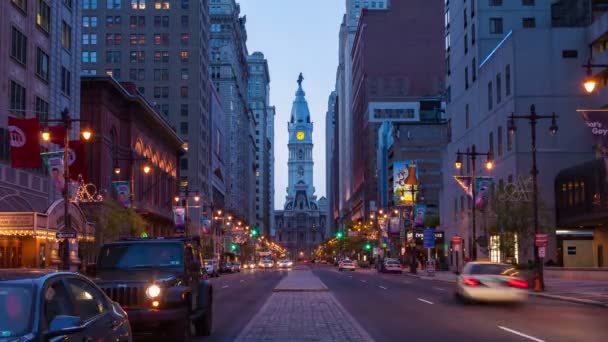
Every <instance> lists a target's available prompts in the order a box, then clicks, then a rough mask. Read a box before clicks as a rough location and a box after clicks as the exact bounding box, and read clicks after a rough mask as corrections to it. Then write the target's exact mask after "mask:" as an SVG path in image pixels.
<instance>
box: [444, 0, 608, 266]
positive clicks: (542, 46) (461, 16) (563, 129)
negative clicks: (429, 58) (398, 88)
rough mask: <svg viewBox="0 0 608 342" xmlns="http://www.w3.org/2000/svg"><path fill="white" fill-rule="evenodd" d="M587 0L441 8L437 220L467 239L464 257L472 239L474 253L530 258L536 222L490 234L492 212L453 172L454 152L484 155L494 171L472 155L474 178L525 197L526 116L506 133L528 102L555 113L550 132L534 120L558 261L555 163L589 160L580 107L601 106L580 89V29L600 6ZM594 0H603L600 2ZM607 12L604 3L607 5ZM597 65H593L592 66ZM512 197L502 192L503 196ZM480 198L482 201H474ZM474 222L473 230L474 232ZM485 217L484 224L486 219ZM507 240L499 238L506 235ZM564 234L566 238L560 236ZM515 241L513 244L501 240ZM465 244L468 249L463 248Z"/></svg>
mask: <svg viewBox="0 0 608 342" xmlns="http://www.w3.org/2000/svg"><path fill="white" fill-rule="evenodd" d="M595 3H596V2H595V1H593V0H585V1H576V0H560V1H489V2H488V1H465V2H458V1H450V2H449V3H446V7H445V18H446V22H445V27H446V35H445V39H446V40H445V49H446V65H447V70H446V71H447V85H446V97H447V114H448V116H449V118H450V123H451V141H450V143H449V144H448V147H447V149H446V153H445V155H444V159H443V170H444V172H443V188H442V203H445V205H443V206H442V207H441V223H442V227H443V228H444V229H445V230H446V237H447V238H448V240H449V238H451V237H452V236H453V235H456V234H458V235H460V236H461V237H462V238H463V248H462V249H461V252H460V253H462V254H458V253H454V255H453V256H452V257H451V258H450V260H453V261H454V263H453V264H454V267H455V260H456V258H459V259H460V260H462V259H463V258H465V257H467V256H471V255H472V253H471V254H468V253H470V252H471V251H472V250H473V248H471V246H473V241H477V243H476V244H475V245H476V249H477V253H476V254H477V257H478V258H489V259H491V260H492V261H515V262H525V261H527V260H531V259H533V258H534V253H533V249H532V243H531V241H533V237H532V234H534V232H533V229H532V228H530V230H529V231H526V232H519V233H517V234H512V235H510V236H509V237H508V239H509V240H510V241H505V240H503V241H501V236H500V235H501V234H500V232H498V233H497V232H496V230H494V231H492V224H493V223H492V221H491V218H492V217H491V216H489V214H488V210H485V211H482V210H476V215H475V219H476V220H473V216H472V215H473V210H472V209H473V206H474V205H475V206H476V207H475V208H478V207H479V206H480V205H482V204H483V203H484V202H483V201H482V202H480V201H479V200H480V199H479V198H477V199H475V200H473V199H472V198H471V196H469V195H468V194H467V192H466V191H464V190H463V189H462V187H461V186H460V185H459V184H457V183H456V182H455V181H454V179H453V176H454V175H462V176H469V175H470V173H471V171H473V169H472V167H473V166H472V162H471V160H470V159H469V158H466V157H464V156H463V164H462V169H461V171H459V172H458V170H456V169H455V167H454V161H455V160H456V154H457V152H458V151H461V152H470V151H471V150H472V149H473V147H475V149H476V151H477V152H478V153H486V152H490V153H491V154H492V156H493V158H494V168H493V170H492V171H491V172H488V171H487V170H485V168H484V167H483V166H484V164H485V157H483V156H482V157H478V158H477V163H476V167H475V170H474V171H475V173H476V176H485V177H491V178H492V180H493V182H494V184H495V185H496V187H497V188H498V189H505V188H509V189H516V192H517V194H516V196H522V197H520V199H521V200H526V201H530V205H532V202H531V191H532V187H531V183H530V178H529V176H530V172H531V169H532V154H531V149H532V146H531V145H532V140H531V131H530V122H529V121H528V120H521V119H518V120H515V124H516V126H517V128H518V129H517V130H516V131H515V132H514V133H513V134H510V133H509V127H510V120H509V116H510V115H511V114H512V113H513V114H515V115H520V116H526V115H529V114H530V113H531V107H532V106H533V105H534V107H535V110H536V112H537V114H539V115H552V114H553V113H555V114H556V115H557V116H558V118H557V119H556V123H557V125H558V127H559V128H560V129H559V131H558V132H557V134H556V135H555V136H554V137H553V136H552V135H551V134H550V132H549V127H550V125H551V124H552V122H551V120H550V119H549V120H539V121H538V124H537V125H536V128H537V132H536V146H537V160H538V165H537V167H538V169H539V176H538V182H539V183H538V184H539V191H540V192H539V198H540V201H541V202H542V209H541V214H540V216H541V218H543V217H544V219H543V223H542V224H543V225H544V226H545V227H546V228H545V229H547V230H546V232H548V233H549V234H550V236H551V237H552V238H550V239H549V246H548V247H547V252H546V255H547V257H546V259H547V260H548V259H552V260H553V261H557V260H559V256H558V255H557V254H558V253H557V248H556V241H558V240H561V239H556V238H555V234H556V231H555V229H553V228H551V227H555V209H554V208H555V191H554V189H555V188H554V187H555V178H556V175H557V173H558V172H559V170H561V169H563V168H567V167H570V166H573V165H575V164H577V163H584V162H585V161H588V160H590V159H593V157H594V153H593V149H592V148H591V145H592V141H591V136H590V135H589V133H588V132H587V127H586V125H585V123H584V121H583V120H582V118H581V116H580V115H579V114H578V113H577V109H581V108H600V107H601V106H602V105H603V104H605V101H604V103H602V102H601V99H599V98H598V97H593V96H587V97H585V96H583V95H584V89H583V88H582V86H581V83H582V80H583V79H584V77H585V70H584V69H583V68H581V65H582V64H584V63H585V62H586V61H587V60H588V58H589V55H588V53H589V43H590V42H588V37H589V36H590V35H589V33H588V32H587V30H588V29H587V28H586V26H587V25H589V24H591V18H592V16H594V15H597V16H599V15H601V14H602V12H601V6H595V5H594V6H593V9H592V7H591V6H590V5H591V4H595ZM598 3H599V2H598ZM604 6H605V4H604ZM603 11H605V7H604V9H603ZM596 71H599V70H596ZM499 200H501V201H504V200H508V199H506V197H504V198H501V199H499ZM480 203H482V204H480ZM473 222H475V230H476V231H475V234H473ZM484 222H485V223H484ZM503 238H504V237H503ZM562 238H563V237H562ZM505 246H514V247H505ZM464 250H466V251H468V252H467V253H466V254H465V252H464Z"/></svg>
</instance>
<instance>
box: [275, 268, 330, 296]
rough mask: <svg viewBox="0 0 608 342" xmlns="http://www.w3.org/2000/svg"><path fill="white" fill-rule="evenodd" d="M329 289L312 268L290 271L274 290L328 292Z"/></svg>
mask: <svg viewBox="0 0 608 342" xmlns="http://www.w3.org/2000/svg"><path fill="white" fill-rule="evenodd" d="M326 291H329V290H328V288H327V286H325V284H323V282H322V281H321V279H319V278H318V277H317V276H315V275H314V274H313V273H312V272H311V271H310V269H308V268H306V269H297V270H293V271H291V272H289V273H288V274H287V276H286V277H284V278H283V279H282V280H281V282H280V283H279V284H278V285H277V286H276V287H275V288H274V290H273V292H326Z"/></svg>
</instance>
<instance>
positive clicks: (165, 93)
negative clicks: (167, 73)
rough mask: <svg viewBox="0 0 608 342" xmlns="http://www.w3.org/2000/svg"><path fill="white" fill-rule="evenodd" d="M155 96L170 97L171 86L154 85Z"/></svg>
mask: <svg viewBox="0 0 608 342" xmlns="http://www.w3.org/2000/svg"><path fill="white" fill-rule="evenodd" d="M154 97H155V98H157V99H158V98H165V99H166V98H168V97H169V87H154Z"/></svg>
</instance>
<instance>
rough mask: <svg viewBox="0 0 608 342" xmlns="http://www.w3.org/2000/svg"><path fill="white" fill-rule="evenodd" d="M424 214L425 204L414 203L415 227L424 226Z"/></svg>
mask: <svg viewBox="0 0 608 342" xmlns="http://www.w3.org/2000/svg"><path fill="white" fill-rule="evenodd" d="M425 214H426V204H416V206H415V207H414V224H415V225H416V227H424V216H425Z"/></svg>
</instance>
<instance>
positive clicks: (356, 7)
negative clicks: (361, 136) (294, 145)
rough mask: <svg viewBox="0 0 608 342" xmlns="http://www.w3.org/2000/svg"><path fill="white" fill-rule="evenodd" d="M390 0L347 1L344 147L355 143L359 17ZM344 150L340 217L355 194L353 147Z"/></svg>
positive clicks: (341, 69)
mask: <svg viewBox="0 0 608 342" xmlns="http://www.w3.org/2000/svg"><path fill="white" fill-rule="evenodd" d="M390 2H391V1H390V0H385V1H367V0H366V1H363V0H346V14H345V15H344V18H343V20H342V25H341V26H340V39H339V45H340V46H339V56H338V58H339V60H338V71H337V73H336V89H335V90H336V92H337V96H338V99H339V106H338V107H339V111H338V113H337V114H336V116H337V120H338V121H339V122H340V125H339V127H340V132H339V133H340V134H339V137H338V139H340V146H351V144H352V143H353V135H352V134H353V126H352V110H351V108H352V98H351V96H352V51H351V50H352V47H353V42H354V40H355V34H356V32H357V25H358V23H359V17H360V16H361V11H362V10H363V9H368V10H371V11H373V10H385V9H387V8H389V7H390V5H391V4H390ZM342 152H343V153H340V156H339V158H340V160H339V162H338V165H339V171H338V175H339V177H340V187H339V191H338V193H337V196H340V200H339V203H340V208H339V210H340V217H341V216H343V215H347V214H346V213H345V212H344V211H346V212H348V211H349V210H350V207H351V203H350V199H351V196H352V195H353V187H354V186H353V177H352V172H353V170H352V164H353V155H352V151H351V150H344V151H342Z"/></svg>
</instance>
